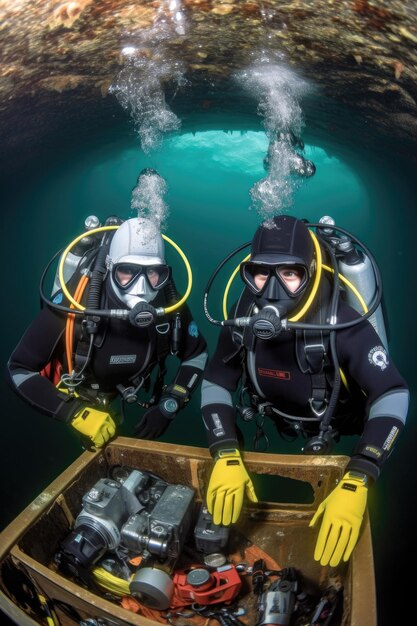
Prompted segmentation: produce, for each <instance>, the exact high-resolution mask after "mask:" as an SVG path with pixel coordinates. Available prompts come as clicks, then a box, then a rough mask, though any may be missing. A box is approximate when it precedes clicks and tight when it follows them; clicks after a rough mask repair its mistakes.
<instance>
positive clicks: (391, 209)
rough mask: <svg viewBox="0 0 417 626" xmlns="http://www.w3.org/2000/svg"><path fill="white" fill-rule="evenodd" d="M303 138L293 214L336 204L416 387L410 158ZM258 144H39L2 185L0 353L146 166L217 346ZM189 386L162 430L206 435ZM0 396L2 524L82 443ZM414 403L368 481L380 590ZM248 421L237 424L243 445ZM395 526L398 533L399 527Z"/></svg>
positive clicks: (393, 547) (238, 139) (250, 219)
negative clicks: (44, 275) (62, 256)
mask: <svg viewBox="0 0 417 626" xmlns="http://www.w3.org/2000/svg"><path fill="white" fill-rule="evenodd" d="M304 139H305V141H306V150H305V156H306V157H307V158H309V159H312V160H313V161H314V163H315V165H316V168H317V171H316V174H315V176H314V177H313V178H311V179H308V180H304V181H303V182H302V184H301V185H298V188H297V189H295V190H294V193H293V195H292V200H293V204H292V207H291V210H289V211H288V212H290V213H292V214H294V215H296V216H298V217H305V218H307V219H308V220H311V221H318V219H319V218H320V217H321V216H322V215H326V214H327V215H331V216H333V217H334V218H335V220H336V222H337V223H338V224H339V225H340V226H342V227H344V228H347V229H348V230H351V231H352V232H354V233H355V234H356V235H357V236H358V237H359V239H362V240H363V241H364V242H366V243H367V245H368V246H369V247H370V248H371V250H372V251H373V252H374V254H375V256H376V258H377V260H378V261H379V263H380V267H381V271H382V275H383V279H384V290H385V301H386V307H387V312H388V318H389V320H390V328H391V342H390V351H391V356H392V358H393V359H394V360H395V361H396V363H397V364H398V367H399V369H400V370H401V372H402V373H403V375H404V376H405V377H406V379H407V380H408V382H409V384H410V387H411V389H412V392H413V390H415V389H416V374H415V366H414V360H415V359H414V353H415V349H416V346H417V341H416V331H415V323H414V309H413V305H414V301H413V295H414V294H413V285H414V284H415V273H414V263H415V260H414V247H415V246H414V239H415V221H416V218H415V214H416V213H415V211H416V206H415V199H414V195H413V192H414V180H413V178H412V166H409V165H408V164H407V162H406V161H402V160H400V159H399V158H398V157H397V156H396V155H395V154H393V155H391V154H390V152H389V150H388V148H387V153H385V154H381V153H376V152H372V150H371V147H370V146H363V145H362V146H361V145H358V150H357V151H356V152H349V151H346V149H344V150H343V151H342V150H338V146H337V145H336V144H335V142H330V141H329V143H328V145H324V144H323V143H320V142H318V141H315V140H314V137H308V138H307V137H304ZM267 145H268V141H267V138H266V135H265V133H264V132H263V131H261V130H259V131H256V130H253V131H249V130H248V131H244V132H243V131H242V132H240V131H234V132H223V131H215V130H207V131H204V132H203V131H201V132H195V133H186V132H185V133H184V134H182V135H175V136H171V137H167V138H165V140H164V141H163V144H162V147H161V148H160V149H158V150H155V151H154V152H152V153H151V154H149V155H145V154H144V153H143V152H142V151H141V150H140V148H139V146H138V143H137V140H136V138H135V137H132V136H127V137H126V138H123V137H120V136H116V135H114V136H112V134H111V133H108V134H107V135H106V136H105V137H103V139H102V140H100V138H98V139H96V140H95V141H94V143H89V142H88V141H87V140H86V141H85V143H83V144H82V146H81V148H82V149H81V150H78V151H74V150H72V149H66V148H65V146H62V149H61V151H60V153H59V154H56V155H51V156H50V158H46V157H45V156H43V157H42V162H38V161H37V160H36V152H34V155H33V157H34V158H33V163H32V165H31V166H30V167H29V168H28V169H24V170H22V171H21V172H20V174H19V177H18V178H17V179H10V180H6V181H4V182H3V184H2V196H3V199H2V201H3V213H2V231H1V240H2V249H3V259H5V262H6V268H7V271H6V272H5V274H4V281H5V285H4V294H3V302H4V303H5V310H4V316H3V319H4V322H3V332H2V337H1V350H2V360H3V362H5V361H6V360H7V358H8V355H9V354H10V352H11V350H12V349H13V347H14V345H15V344H16V343H17V342H18V340H19V337H20V336H21V334H22V332H23V330H24V328H25V327H26V325H27V324H28V323H29V322H30V320H31V318H32V317H33V316H34V315H35V314H36V312H37V310H38V308H39V297H38V283H39V277H40V275H41V272H42V270H43V268H44V266H45V264H46V263H47V261H48V260H49V259H50V257H51V256H52V255H53V253H55V252H56V251H57V250H58V249H59V248H61V247H63V246H65V245H67V244H68V243H69V241H71V240H72V239H73V238H74V237H75V236H77V235H78V234H80V233H81V232H82V230H83V222H84V219H85V218H86V217H87V216H88V215H91V214H95V215H97V216H98V217H99V218H100V219H101V220H103V221H104V219H105V218H106V217H107V216H108V215H110V214H117V215H119V216H120V217H122V218H123V219H126V218H129V217H132V216H133V213H132V212H131V210H130V194H131V190H132V187H133V186H134V184H135V181H136V177H137V174H138V173H139V171H140V170H141V169H142V168H144V167H153V168H156V169H157V170H158V171H159V173H160V174H161V175H162V176H163V177H164V178H165V179H166V181H167V184H168V192H167V196H166V201H167V203H168V205H169V208H170V212H169V215H168V216H167V220H166V230H165V233H166V234H167V235H168V236H169V237H171V238H172V239H174V241H175V242H176V243H177V244H178V245H179V246H180V247H181V248H182V249H183V250H184V252H185V253H186V254H187V256H188V259H189V261H190V263H191V266H192V269H193V279H194V286H193V290H192V293H191V296H190V299H189V304H190V306H191V309H192V311H193V312H194V316H195V318H196V319H197V321H198V323H199V326H200V329H201V331H202V332H203V334H204V335H205V336H206V338H207V340H208V342H209V347H210V350H211V351H212V350H213V349H214V346H215V342H216V338H217V333H218V331H217V328H216V327H214V326H212V325H210V324H209V322H208V321H207V320H206V318H205V316H204V313H203V309H202V299H203V293H204V288H205V286H206V283H207V281H208V279H209V277H210V275H211V273H212V271H213V270H214V268H215V267H216V266H217V264H218V263H219V262H220V261H221V260H222V259H223V258H224V256H225V255H226V254H228V253H229V252H230V251H231V250H233V249H234V248H236V247H237V246H239V245H240V244H242V243H244V242H247V241H249V240H250V239H251V237H252V234H253V232H254V230H255V228H256V227H257V225H258V224H259V223H260V221H261V216H260V214H259V212H258V211H257V210H256V209H255V208H251V198H250V193H249V192H250V189H251V188H252V186H253V185H254V183H256V181H259V179H261V178H262V177H263V176H265V172H264V169H263V165H262V162H263V158H264V156H265V152H266V149H267ZM168 259H169V261H170V262H171V263H172V265H173V267H174V274H175V276H176V282H177V286H178V288H179V289H180V290H183V289H184V288H185V275H184V270H183V266H182V264H181V262H179V259H178V256H177V254H176V253H175V252H174V251H173V250H168ZM239 260H240V258H239V257H236V258H235V259H233V262H232V263H231V265H230V267H229V266H228V268H227V271H226V272H225V276H223V274H222V277H221V278H219V281H218V282H217V281H216V283H215V286H214V287H213V290H212V293H211V294H210V298H209V309H210V313H211V314H212V316H213V317H215V318H216V319H219V318H220V317H221V315H222V308H221V299H222V297H223V290H224V287H225V281H226V280H227V278H228V276H229V275H230V273H231V271H232V270H233V269H234V267H235V266H236V264H237V263H238V262H239ZM231 291H232V293H231V296H230V303H231V302H232V301H233V296H234V295H236V294H237V293H238V291H239V280H238V279H237V280H236V281H235V282H234V285H233V288H232V290H231ZM174 370H175V367H174V368H171V371H174ZM197 396H198V394H197V395H196V397H195V398H194V399H193V400H192V402H191V403H190V405H189V406H188V407H187V409H186V410H185V411H183V412H182V413H181V414H180V416H179V417H178V418H177V422H176V428H175V429H172V432H169V431H168V432H167V433H166V435H165V436H164V440H165V441H178V442H181V443H186V444H191V445H201V446H205V438H204V433H203V430H202V425H201V421H200V415H199V408H198V407H199V398H198V397H197ZM3 398H4V406H3V436H4V443H3V454H2V456H1V471H2V476H3V479H2V481H1V490H2V494H1V497H2V506H1V511H2V525H4V524H6V523H7V522H9V521H10V520H11V519H13V517H14V516H15V515H16V514H17V513H18V512H19V511H20V510H21V509H22V508H23V507H24V506H25V505H26V504H27V503H28V502H29V501H30V500H31V499H32V498H33V497H34V496H35V495H37V494H38V493H39V492H40V491H41V490H42V488H44V487H45V486H46V485H47V484H49V482H51V480H52V479H53V478H54V477H55V476H56V475H57V474H58V473H59V472H60V471H62V470H63V469H64V468H65V467H66V466H67V465H68V463H69V462H70V461H72V460H73V459H74V458H75V457H76V456H78V454H79V453H80V446H79V443H78V441H77V440H76V439H75V437H74V436H73V435H72V433H71V432H69V429H68V428H66V427H64V426H62V425H61V424H58V423H55V422H53V421H51V420H48V419H47V418H45V417H43V416H39V415H38V414H37V413H36V412H35V411H33V410H32V409H30V408H29V407H27V406H25V405H24V404H23V403H22V402H21V401H20V400H19V399H17V398H15V396H14V395H13V393H12V392H11V391H10V390H9V389H8V388H7V387H6V386H5V385H4V386H3ZM414 415H415V403H414V401H413V404H412V408H411V411H410V422H411V424H410V426H409V427H408V429H407V430H406V431H405V433H404V435H403V436H402V439H401V440H400V442H399V444H398V447H397V449H396V451H395V454H394V457H393V458H392V460H391V461H390V462H389V463H388V465H387V468H386V471H385V473H384V474H383V476H382V478H381V479H380V482H379V483H378V485H377V488H376V489H374V490H373V491H372V492H371V493H370V511H371V519H372V529H373V534H374V545H375V552H376V556H375V559H376V568H377V576H378V577H379V576H380V577H381V580H380V581H378V586H379V588H380V590H381V591H380V593H381V594H382V593H383V590H384V585H385V584H386V585H387V588H388V580H387V582H386V583H385V578H386V577H383V576H382V572H383V571H385V569H386V568H388V567H392V566H393V565H394V564H395V562H396V560H397V558H398V551H399V550H400V551H403V550H405V549H406V548H407V546H406V539H407V536H408V534H407V533H408V529H409V524H410V522H409V521H405V519H404V511H405V510H407V509H408V507H409V498H408V495H409V491H408V490H407V491H406V489H405V487H404V479H406V481H407V485H409V487H408V488H409V489H410V488H411V487H413V501H414V502H415V495H414V494H415V475H414V473H413V472H412V469H411V464H412V454H413V451H414V445H413V440H414V441H415V440H416V439H415V437H416V427H415V424H414V423H413V416H414ZM136 419H137V417H136V415H133V414H132V412H131V411H130V412H129V415H128V419H127V421H126V423H125V424H124V425H123V427H122V432H123V433H124V434H131V428H132V426H133V425H134V424H135V422H136ZM190 424H192V427H190ZM251 428H252V427H251V426H248V427H245V434H246V435H247V437H248V443H249V444H250V440H251V437H252V434H253V432H252V430H251ZM268 435H269V436H270V439H271V447H270V451H274V452H293V453H296V452H299V451H300V448H301V445H302V442H300V441H299V442H297V443H295V444H291V445H289V444H286V443H285V442H282V441H281V440H279V439H277V438H276V436H275V434H274V432H273V430H272V429H268ZM353 444H354V439H352V438H351V439H349V440H346V441H344V442H343V443H342V444H341V445H340V446H339V447H338V448H337V450H336V452H340V453H349V452H350V451H351V447H352V445H353ZM407 515H408V514H407ZM399 528H401V529H402V531H403V532H401V539H400V538H399V537H398V534H397V529H399ZM394 539H395V541H394ZM381 597H382V596H381ZM387 610H388V609H387ZM381 624H382V622H381ZM361 626H362V625H361Z"/></svg>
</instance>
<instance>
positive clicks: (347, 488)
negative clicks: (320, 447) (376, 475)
mask: <svg viewBox="0 0 417 626" xmlns="http://www.w3.org/2000/svg"><path fill="white" fill-rule="evenodd" d="M367 482H368V478H367V476H366V475H365V474H360V473H359V472H354V471H350V472H347V473H346V474H345V475H344V476H343V478H342V480H341V481H340V483H339V484H338V485H337V487H336V488H335V489H333V491H332V492H331V493H330V494H329V495H328V496H327V498H326V499H325V500H324V501H323V502H322V503H321V504H320V506H319V508H318V509H317V511H316V513H315V514H314V517H313V519H312V520H311V522H310V526H313V527H314V526H315V525H316V523H317V521H318V519H319V518H320V516H321V515H322V514H323V520H322V523H321V527H320V531H319V535H318V538H317V543H316V549H315V551H314V559H315V560H316V561H320V564H321V565H328V564H330V566H331V567H335V566H336V565H338V564H339V563H340V561H341V560H342V558H343V560H344V561H348V560H349V558H350V555H351V554H352V551H353V548H354V547H355V545H356V542H357V540H358V536H359V530H360V527H361V524H362V519H363V514H364V512H365V508H366V501H367V496H368V487H367Z"/></svg>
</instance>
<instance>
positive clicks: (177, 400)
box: [135, 383, 190, 439]
mask: <svg viewBox="0 0 417 626" xmlns="http://www.w3.org/2000/svg"><path fill="white" fill-rule="evenodd" d="M189 397H190V393H189V391H188V390H187V389H186V388H185V387H182V386H181V385H177V384H176V383H174V384H172V385H168V386H167V387H165V388H164V392H163V394H162V396H161V399H160V401H159V403H158V404H157V405H156V406H153V407H151V408H150V409H148V410H147V411H146V413H145V414H144V416H143V418H142V421H141V422H139V424H137V426H136V427H135V436H136V437H138V438H139V439H157V438H158V437H160V436H161V435H163V434H164V432H165V431H166V429H167V428H168V426H169V424H170V422H172V420H173V419H174V417H175V416H176V415H177V413H178V411H179V410H180V409H182V408H183V407H184V406H185V404H186V403H187V402H188V400H189Z"/></svg>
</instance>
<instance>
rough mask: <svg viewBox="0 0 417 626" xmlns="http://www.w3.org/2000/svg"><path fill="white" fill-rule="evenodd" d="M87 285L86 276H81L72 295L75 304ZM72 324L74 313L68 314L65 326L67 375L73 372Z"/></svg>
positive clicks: (79, 299)
mask: <svg viewBox="0 0 417 626" xmlns="http://www.w3.org/2000/svg"><path fill="white" fill-rule="evenodd" d="M87 283H88V276H86V275H85V274H83V275H82V276H81V278H80V280H79V282H78V285H77V288H76V290H75V293H74V300H76V302H80V301H81V298H82V297H83V293H84V290H85V288H86V286H87ZM70 307H71V309H73V308H74V305H73V304H72V303H71V305H70ZM74 323H75V315H74V313H68V317H67V323H66V326H65V351H66V355H67V366H68V373H70V374H71V372H72V371H73V363H72V345H73V339H74Z"/></svg>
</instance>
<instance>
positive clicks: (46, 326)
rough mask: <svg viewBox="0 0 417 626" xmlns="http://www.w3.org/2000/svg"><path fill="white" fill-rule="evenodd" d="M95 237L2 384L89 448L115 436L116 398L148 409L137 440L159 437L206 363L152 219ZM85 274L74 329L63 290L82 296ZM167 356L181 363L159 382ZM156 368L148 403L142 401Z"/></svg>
mask: <svg viewBox="0 0 417 626" xmlns="http://www.w3.org/2000/svg"><path fill="white" fill-rule="evenodd" d="M145 173H146V172H145ZM156 174H157V173H156ZM119 223H120V220H119ZM111 228H114V229H116V228H117V226H113V227H111ZM102 230H105V229H104V228H103V229H102ZM91 232H93V231H91ZM100 237H102V239H101V240H99V241H100V245H98V246H96V248H95V250H94V249H92V251H89V252H87V253H86V254H85V256H83V257H82V258H81V262H80V265H79V267H78V271H76V272H75V274H74V275H73V276H72V278H71V279H70V282H69V283H68V287H69V290H66V289H64V290H62V289H61V290H59V291H58V292H57V293H56V294H55V295H54V298H53V302H49V303H48V305H47V306H45V307H44V308H43V309H42V310H41V311H40V313H39V315H38V316H37V317H36V319H35V320H34V321H33V322H32V324H31V325H30V326H29V328H28V329H27V330H26V332H25V334H24V335H23V337H22V339H21V340H20V342H19V344H18V345H17V347H16V348H15V350H14V351H13V354H12V355H11V357H10V360H9V362H8V366H7V378H8V381H9V382H10V385H11V386H12V388H13V390H14V391H15V392H16V393H17V394H18V395H19V396H20V397H21V398H22V399H23V400H25V401H26V402H28V403H29V404H30V405H31V406H33V407H34V408H35V409H37V410H38V411H39V412H41V413H43V414H45V415H48V416H50V417H53V418H54V419H57V420H60V421H62V422H64V423H67V424H70V425H71V426H72V427H73V428H74V429H75V430H76V431H77V432H78V433H80V434H81V436H82V438H83V441H84V442H87V443H88V445H90V446H91V445H93V446H95V447H101V446H103V445H104V444H105V443H106V442H107V441H109V439H110V438H112V437H113V436H114V435H115V433H116V430H117V426H116V422H117V418H116V417H115V411H114V409H113V407H112V406H110V403H111V402H112V401H113V400H115V399H116V398H119V399H121V400H122V402H121V406H122V408H123V403H124V402H125V401H126V402H128V403H131V402H138V404H139V405H141V406H145V407H147V410H146V411H145V412H144V414H143V417H142V419H141V421H140V422H139V424H138V425H137V427H136V429H135V434H136V436H137V437H140V438H143V439H155V438H157V437H159V436H160V435H162V433H164V432H165V430H166V429H167V427H168V426H169V425H170V424H171V422H172V420H173V419H174V417H175V416H176V414H177V413H178V411H179V410H180V409H181V408H183V407H184V406H185V404H186V403H187V402H188V400H189V398H190V396H191V394H192V393H193V391H194V390H195V389H196V387H197V385H198V384H199V381H200V379H201V376H202V373H203V370H204V367H205V364H206V360H207V352H206V342H205V339H204V338H203V337H202V335H201V334H200V332H199V330H198V327H197V324H196V323H195V321H194V320H193V317H192V314H191V312H190V310H189V308H188V306H187V305H186V304H181V305H180V306H178V305H177V303H178V302H180V301H181V300H180V296H179V294H178V293H177V292H176V289H175V286H174V283H173V280H172V277H171V268H170V267H169V266H167V265H166V263H165V258H164V257H165V247H164V240H163V237H162V236H161V234H160V232H159V229H158V228H157V227H156V226H155V224H154V222H153V221H152V220H151V219H148V218H134V219H129V220H127V221H125V222H123V223H122V224H121V225H120V226H119V227H118V228H117V230H116V232H114V231H110V232H107V231H105V232H104V234H102V233H100ZM92 239H93V238H92ZM97 250H98V252H97ZM85 275H91V277H90V287H87V288H86V289H85V291H84V294H83V297H82V298H80V301H81V306H87V310H90V309H92V310H91V311H90V314H89V315H84V313H83V314H80V311H79V310H77V314H76V316H75V329H74V331H73V332H72V331H71V330H70V328H71V327H70V326H68V322H69V320H70V318H71V316H69V315H68V311H69V310H70V309H68V307H69V304H70V300H69V298H68V294H69V296H71V293H70V292H71V289H72V290H73V293H75V292H76V291H77V290H78V291H79V293H81V284H82V280H84V279H83V277H84V276H85ZM182 300H183V301H185V300H184V298H183V299H182ZM76 302H77V301H76ZM72 310H73V311H75V309H72ZM155 311H157V312H158V315H155ZM103 312H104V313H103ZM102 313H103V314H102ZM170 354H175V355H176V357H177V358H178V359H179V362H180V364H179V368H178V371H177V374H176V376H175V378H174V380H173V381H172V382H171V384H169V385H168V386H166V385H164V384H163V383H164V381H163V375H164V373H165V371H164V370H165V365H164V364H165V359H166V357H167V356H168V355H170ZM155 368H159V374H158V375H157V376H154V378H155V379H156V380H155V381H154V382H155V384H154V387H153V397H152V399H151V400H150V401H149V402H148V403H144V402H140V401H139V399H138V397H139V395H140V393H141V390H142V393H143V389H145V390H146V389H148V390H149V384H150V376H151V374H152V372H153V371H154V370H155Z"/></svg>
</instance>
